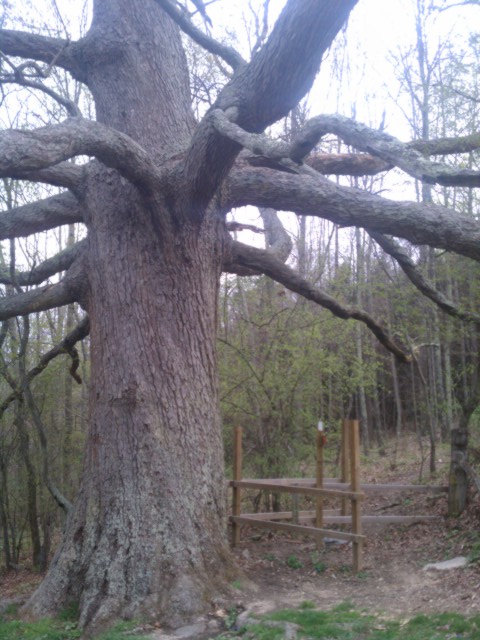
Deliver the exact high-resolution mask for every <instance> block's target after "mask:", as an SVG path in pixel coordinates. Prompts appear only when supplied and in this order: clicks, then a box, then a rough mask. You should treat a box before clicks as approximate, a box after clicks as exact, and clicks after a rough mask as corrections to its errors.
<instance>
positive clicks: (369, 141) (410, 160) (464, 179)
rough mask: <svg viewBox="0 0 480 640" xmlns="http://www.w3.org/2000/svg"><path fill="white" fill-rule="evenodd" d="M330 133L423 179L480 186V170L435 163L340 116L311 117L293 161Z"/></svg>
mask: <svg viewBox="0 0 480 640" xmlns="http://www.w3.org/2000/svg"><path fill="white" fill-rule="evenodd" d="M327 133H333V134H335V135H337V136H339V137H340V138H341V139H342V140H343V141H344V142H346V143H347V144H349V145H351V146H353V147H355V148H356V149H358V150H359V151H365V152H367V153H371V154H373V155H374V156H378V157H379V158H381V159H382V160H384V161H385V162H386V163H389V164H392V165H394V166H397V167H399V168H400V169H402V170H403V171H405V172H406V173H408V174H409V175H410V176H412V177H413V178H417V179H418V180H422V181H423V182H427V183H429V184H440V185H443V186H458V187H478V186H480V172H479V171H473V170H470V169H455V168H453V167H449V166H448V165H446V164H442V163H440V162H431V161H430V160H428V159H427V158H425V157H424V156H423V155H422V154H421V153H420V152H419V151H417V150H416V149H415V148H414V147H413V146H412V145H409V144H406V143H404V142H400V140H397V138H394V137H393V136H391V135H389V134H387V133H385V132H383V131H379V130H376V129H371V128H370V127H367V126H366V125H364V124H360V123H358V122H355V121H354V120H352V119H350V118H345V117H344V116H340V115H324V116H317V117H315V118H312V119H311V120H309V121H308V122H307V124H306V125H305V127H304V130H303V132H302V133H301V134H300V135H299V136H298V138H297V139H296V140H295V142H294V144H293V145H292V149H291V151H290V157H291V158H292V160H294V161H296V162H299V161H300V160H302V159H303V158H304V157H305V156H306V155H307V154H308V153H309V152H310V151H311V149H313V147H314V146H315V145H316V144H317V143H318V141H319V140H320V138H321V137H322V136H324V135H326V134H327Z"/></svg>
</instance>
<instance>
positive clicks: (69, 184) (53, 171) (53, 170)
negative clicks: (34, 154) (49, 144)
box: [10, 162, 87, 193]
mask: <svg viewBox="0 0 480 640" xmlns="http://www.w3.org/2000/svg"><path fill="white" fill-rule="evenodd" d="M86 166H87V165H85V164H81V165H75V164H73V163H72V162H60V164H57V165H55V166H53V167H48V168H47V169H40V170H39V171H15V172H14V171H12V175H11V176H10V177H11V178H14V179H16V180H27V181H29V182H41V183H43V184H51V185H52V186H54V187H63V188H65V189H70V190H71V191H73V192H74V193H77V192H80V191H81V189H82V187H83V186H84V181H85V167H86Z"/></svg>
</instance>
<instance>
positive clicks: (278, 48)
mask: <svg viewBox="0 0 480 640" xmlns="http://www.w3.org/2000/svg"><path fill="white" fill-rule="evenodd" d="M356 2H357V0H288V1H287V3H286V5H285V8H284V10H283V12H282V13H281V15H280V17H279V18H278V21H277V23H276V25H275V27H274V28H273V30H272V32H271V34H270V36H269V38H268V40H267V41H266V42H265V44H264V45H263V46H262V47H261V48H260V49H259V50H258V51H257V52H256V53H255V54H254V56H253V58H252V59H251V60H250V61H249V62H247V61H244V60H243V59H242V57H241V56H240V55H239V53H238V52H236V51H235V50H233V49H232V48H230V47H228V46H225V45H223V44H220V43H218V42H216V41H214V40H213V39H212V38H211V37H210V36H209V35H207V34H206V33H204V32H202V31H201V30H200V29H198V28H197V27H195V26H194V25H193V23H192V21H191V19H190V15H189V13H188V11H186V10H184V9H183V8H182V7H181V6H180V5H179V4H177V3H176V2H174V1H173V0H94V8H93V20H92V24H91V27H90V29H89V31H88V33H87V34H86V36H85V37H83V38H81V39H80V40H78V41H67V40H62V39H58V38H52V37H49V36H43V35H39V34H37V33H27V32H23V31H12V30H2V31H0V49H1V51H2V54H3V55H4V56H6V57H8V59H9V61H10V66H9V67H8V69H7V70H8V72H9V73H10V76H11V77H10V80H11V81H12V82H17V83H19V84H24V85H25V84H26V85H27V86H32V84H34V85H36V86H35V87H33V88H34V89H39V86H40V85H41V82H42V75H44V72H45V70H48V68H51V67H52V66H57V67H60V68H62V69H64V70H66V71H68V72H69V73H70V74H71V75H72V76H73V78H75V79H76V80H78V81H80V82H82V83H84V84H85V85H86V86H87V87H88V89H89V90H90V92H91V94H92V96H93V100H94V103H95V109H96V117H97V120H96V121H91V120H87V119H84V118H82V117H81V115H80V114H79V113H78V110H76V108H75V105H72V104H71V103H69V102H68V101H67V100H63V103H62V102H61V103H62V104H63V106H64V107H65V108H66V109H67V111H68V112H69V115H70V117H68V118H67V119H66V120H65V121H64V122H63V123H61V124H57V125H51V126H47V127H45V128H41V129H36V130H31V131H29V130H6V131H3V132H2V133H1V134H0V173H1V175H2V176H4V177H10V178H16V179H20V180H30V181H37V182H43V183H47V184H51V185H56V186H58V187H61V188H62V191H61V192H60V193H59V194H58V195H55V196H53V197H50V198H47V199H45V200H43V201H41V202H34V203H31V204H28V205H24V206H21V207H18V208H17V209H14V210H11V211H9V212H5V213H4V214H2V216H1V217H0V238H2V239H5V238H14V237H20V236H27V235H29V234H32V233H35V232H38V231H42V230H48V229H52V228H54V227H55V226H57V225H61V224H67V223H72V222H82V223H83V224H84V225H85V227H86V229H87V238H86V240H84V241H82V242H81V243H80V244H79V245H77V246H75V247H73V248H71V249H68V250H67V251H65V252H63V253H62V254H61V255H59V256H57V257H55V258H52V259H50V260H48V261H47V262H46V263H45V264H43V265H39V266H38V267H36V269H35V270H34V271H32V272H31V273H29V274H25V275H24V276H22V275H21V274H20V275H17V276H15V280H16V282H15V285H16V288H17V291H18V293H17V294H16V295H12V296H8V297H5V298H2V299H1V300H0V319H1V320H5V319H8V318H11V317H13V316H15V315H25V314H29V313H32V312H38V311H41V310H46V309H50V308H53V307H55V306H59V305H67V304H70V303H72V302H74V301H76V302H78V303H80V305H81V306H82V307H83V308H84V309H85V310H86V311H87V312H88V318H89V323H87V322H83V323H82V325H81V327H80V328H79V329H77V330H76V333H75V336H74V338H72V339H71V340H70V342H69V343H68V344H69V348H70V346H71V344H73V342H74V341H75V340H77V339H79V338H80V337H82V336H84V335H85V334H86V333H87V331H88V330H89V331H90V336H91V354H92V355H91V389H90V413H89V424H90V427H89V434H88V439H87V444H86V452H85V460H84V473H83V477H82V482H81V487H80V491H79V495H78V497H77V499H76V502H75V506H74V507H73V509H72V510H71V512H70V514H69V516H68V519H67V524H66V529H65V533H64V538H63V542H62V543H61V545H60V548H59V549H58V551H57V553H56V555H55V558H54V560H53V562H52V565H51V567H50V570H49V572H48V574H47V576H46V578H45V580H44V581H43V583H42V584H41V586H40V587H39V589H38V590H37V592H36V593H35V594H34V595H33V597H32V598H31V600H30V602H29V603H28V605H27V610H28V611H29V612H30V613H31V614H33V615H45V614H46V613H52V612H55V611H58V610H59V609H61V608H62V607H64V606H65V604H66V603H68V602H69V601H72V600H75V601H78V602H79V604H80V623H81V625H82V627H85V628H89V629H94V628H96V627H98V626H99V625H101V624H104V623H107V622H108V621H110V620H112V619H113V618H115V617H119V616H136V615H154V616H156V617H158V616H163V617H164V618H166V619H167V620H168V621H169V622H170V623H172V624H176V623H179V622H182V621H184V620H186V619H188V618H191V617H193V616H194V615H196V614H197V613H198V612H200V611H203V610H204V609H205V607H206V606H207V605H208V603H209V602H210V601H211V600H212V599H213V598H214V597H215V596H216V594H218V593H221V592H222V591H223V590H224V589H225V587H226V585H227V583H228V582H229V581H230V580H231V578H232V576H233V575H234V573H235V567H234V565H233V563H232V560H231V557H230V553H229V549H228V545H227V541H226V528H225V524H226V504H225V491H224V486H225V481H224V473H223V450H222V437H221V429H220V418H219V406H218V397H217V378H216V356H215V336H216V313H217V296H218V288H219V279H220V275H221V273H222V271H230V272H234V273H240V274H243V275H248V274H258V273H263V274H266V275H268V276H270V277H271V278H273V279H274V280H277V281H278V282H281V283H283V285H285V286H286V287H288V288H290V289H291V290H293V291H295V292H297V293H299V294H301V295H303V296H305V297H306V298H308V299H310V300H312V301H313V302H315V303H318V304H321V305H323V306H325V307H327V308H329V309H330V310H331V311H332V312H333V313H335V314H337V315H339V316H340V317H343V318H349V317H353V318H356V319H358V320H360V321H362V322H364V323H365V324H366V325H367V326H368V327H369V328H370V329H371V330H372V331H374V333H375V334H376V335H377V337H378V338H379V339H380V341H381V342H382V343H383V344H384V345H385V347H386V348H388V349H390V350H391V351H392V352H393V353H395V354H396V356H397V357H398V358H399V359H406V357H407V356H406V355H405V354H404V352H403V350H402V348H401V347H399V346H398V345H396V344H395V343H394V341H392V340H391V339H390V338H389V337H388V335H387V334H386V332H385V331H384V329H383V328H382V327H381V325H380V324H378V323H377V322H376V321H375V320H374V319H373V318H371V317H370V316H369V315H368V314H366V313H365V312H363V311H362V310H361V309H354V308H347V307H344V306H342V305H340V304H339V303H338V302H337V301H335V300H334V299H332V298H331V297H329V296H328V295H327V294H325V293H324V292H322V291H321V290H319V289H317V288H315V287H313V286H312V285H311V284H310V283H309V282H307V281H305V280H304V279H302V278H301V277H300V276H299V275H298V274H296V273H295V272H294V271H293V270H292V269H291V268H290V267H288V266H287V265H286V264H285V262H284V260H282V256H281V253H282V252H279V251H276V250H275V242H273V241H272V242H271V248H270V249H269V250H260V249H258V248H254V247H249V246H246V245H244V244H241V243H239V242H237V241H234V240H233V239H232V237H231V236H230V234H229V230H228V225H227V223H226V220H225V218H226V215H227V213H228V212H229V211H230V210H231V209H232V208H234V207H240V206H243V205H254V206H257V207H261V208H266V209H269V208H270V209H276V210H287V211H293V212H296V213H297V214H301V215H310V216H320V217H323V218H326V219H328V220H331V221H333V222H335V223H338V224H341V225H347V226H359V227H363V228H365V229H366V230H367V231H369V232H371V233H372V234H374V237H375V238H376V240H377V241H378V242H379V243H380V244H382V246H383V247H384V249H385V250H387V251H389V252H390V253H392V255H394V256H395V257H396V258H397V259H398V260H399V262H400V264H402V266H403V267H404V269H405V270H406V272H407V273H409V275H410V277H411V278H412V280H413V281H415V280H416V281H417V282H416V284H417V285H418V286H420V287H421V288H422V287H423V289H422V290H423V292H424V293H426V294H427V295H430V297H432V298H435V296H436V295H437V293H436V292H435V291H434V290H433V288H432V287H431V286H430V285H429V283H428V282H425V281H424V280H422V279H421V277H420V276H419V274H418V273H417V272H416V269H415V265H414V263H413V262H412V261H411V260H410V259H409V258H408V256H406V254H405V253H402V251H401V249H400V248H399V246H398V245H397V244H396V243H395V242H394V240H393V239H392V238H390V237H389V238H387V237H386V235H385V234H387V235H388V236H396V237H399V238H402V239H407V240H409V241H411V242H412V243H415V244H427V245H430V246H432V247H438V248H442V249H445V250H448V251H454V252H456V253H458V254H461V255H464V256H467V257H468V258H470V259H473V260H479V259H480V224H479V223H478V222H477V221H476V220H473V219H471V218H468V217H466V216H462V215H459V214H458V213H455V211H453V210H449V209H446V208H443V207H440V206H434V205H431V204H430V205H422V204H417V203H414V202H405V201H402V202H395V201H392V200H387V199H384V198H382V197H379V196H374V195H372V194H369V193H367V192H363V191H361V190H356V189H351V188H347V187H341V186H338V185H337V184H336V183H334V182H333V181H330V180H328V179H327V178H326V177H325V176H324V175H322V172H323V173H325V174H328V173H331V174H332V173H337V174H339V173H340V174H341V173H350V174H354V175H362V174H367V173H370V174H371V173H374V172H377V171H385V170H388V169H389V168H391V167H392V166H397V167H399V168H400V169H402V170H403V171H405V172H406V173H408V174H409V175H410V176H413V177H414V178H416V179H419V180H425V181H427V182H429V183H432V184H434V183H437V184H442V185H462V186H470V187H472V186H479V185H480V175H479V174H478V172H475V171H472V170H461V171H456V170H454V169H452V168H451V167H450V166H447V165H446V164H443V163H433V162H430V160H429V159H428V156H429V155H432V154H447V153H452V152H462V151H465V150H467V151H468V150H470V149H475V148H478V146H479V145H480V141H479V139H478V136H470V137H469V138H465V139H462V140H458V139H457V140H455V141H451V140H439V141H433V142H428V144H427V143H425V145H423V146H422V144H421V143H418V142H417V143H416V144H403V143H400V142H399V141H398V140H396V139H394V138H392V137H391V136H388V135H386V134H385V133H382V132H378V131H373V130H370V129H368V128H367V127H365V126H362V125H359V124H357V123H355V122H353V121H350V120H348V119H346V118H343V117H340V116H319V117H317V118H313V119H312V120H310V121H309V122H308V123H307V125H306V126H305V128H304V130H303V131H301V132H299V133H298V134H297V137H296V138H295V140H294V141H293V142H292V143H291V144H288V145H287V144H285V143H281V142H278V143H276V142H272V140H271V139H270V138H267V137H266V136H264V131H265V129H266V128H267V127H268V126H269V125H271V124H273V123H275V122H276V121H278V120H279V119H280V118H282V117H284V116H286V115H287V114H288V112H289V111H290V110H291V109H292V108H293V107H295V105H296V104H297V103H298V101H299V100H300V99H301V98H302V97H303V96H304V95H305V94H306V92H307V91H308V90H309V89H310V87H311V85H312V83H313V80H314V78H315V75H316V73H317V71H318V69H319V66H320V63H321V60H322V56H323V55H324V54H325V52H326V51H327V50H328V48H329V47H330V45H331V43H332V41H333V39H334V38H335V36H336V34H337V32H338V31H339V30H340V29H341V28H342V26H343V25H344V24H345V22H346V20H347V18H348V16H349V13H350V11H351V10H352V9H353V8H354V6H355V4H356ZM195 4H197V5H198V4H199V3H195ZM182 30H183V31H184V32H185V33H186V34H188V36H189V37H190V38H193V40H195V41H196V42H197V43H198V44H200V45H201V46H203V47H205V48H206V49H207V50H208V51H210V52H211V53H213V54H215V55H216V56H218V57H219V58H220V59H222V61H223V64H227V65H229V66H230V68H231V71H232V74H231V79H230V80H229V81H228V82H227V83H226V84H225V86H224V88H223V89H222V90H221V91H220V93H219V95H218V97H217V99H216V102H215V104H214V105H213V107H212V108H211V109H210V110H209V111H208V112H207V113H206V115H205V116H204V117H203V118H202V119H201V121H200V122H196V121H195V119H194V117H193V113H192V109H191V97H190V89H189V73H188V68H187V62H186V56H185V53H184V50H183V47H182V39H181V31H182ZM22 59H23V60H24V61H31V62H29V64H27V65H25V64H23V63H22V62H21V61H22ZM19 60H20V62H19ZM12 70H13V71H12ZM26 70H28V74H27V73H26ZM32 76H33V79H32ZM28 83H30V85H28ZM40 88H41V87H40ZM50 95H52V94H50ZM54 97H55V95H54ZM57 97H59V96H57ZM60 101H61V100H60ZM327 133H334V134H336V135H338V136H339V137H341V138H342V139H343V140H344V141H345V142H346V143H347V144H349V145H351V146H353V147H355V148H356V149H357V150H358V151H360V152H362V153H361V155H358V156H355V157H350V156H348V155H347V156H337V157H322V156H319V155H317V156H315V157H313V158H310V157H309V154H310V152H311V151H312V149H313V148H314V147H315V146H316V145H317V143H318V142H319V140H320V139H321V137H322V136H324V135H325V134H327ZM79 155H86V156H90V161H89V162H88V163H87V164H83V165H74V164H72V163H70V162H66V161H68V160H69V159H71V158H74V157H75V156H79ZM283 258H285V255H283ZM61 271H66V274H65V276H64V277H63V278H62V279H61V280H60V281H58V282H57V283H56V284H48V285H43V286H42V283H44V282H45V280H46V279H47V278H49V277H50V276H52V275H54V274H55V273H60V272H61ZM7 280H8V277H6V279H4V281H7ZM22 284H29V285H32V284H38V285H39V286H38V288H36V289H29V290H28V291H25V292H22V291H21V290H20V287H21V285H22ZM437 302H439V303H441V304H443V305H444V307H448V308H447V311H450V312H452V313H456V312H457V310H456V309H455V307H454V305H451V304H450V303H449V301H448V300H444V299H440V300H437ZM449 305H450V306H449ZM467 319H468V318H467ZM474 321H475V319H474Z"/></svg>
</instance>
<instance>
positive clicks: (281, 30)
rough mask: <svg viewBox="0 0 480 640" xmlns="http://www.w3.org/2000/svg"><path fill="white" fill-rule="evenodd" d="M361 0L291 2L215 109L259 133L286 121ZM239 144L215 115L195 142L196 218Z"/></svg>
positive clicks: (190, 168) (189, 171) (191, 195)
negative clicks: (219, 125) (222, 128)
mask: <svg viewBox="0 0 480 640" xmlns="http://www.w3.org/2000/svg"><path fill="white" fill-rule="evenodd" d="M356 2H357V0H336V1H335V2H332V1H331V0H289V1H288V2H287V4H286V5H285V8H284V9H283V11H282V13H281V15H280V17H279V19H278V20H277V23H276V25H275V27H274V29H273V31H272V33H271V35H270V37H269V39H268V41H267V42H266V43H265V45H264V46H263V47H262V49H261V50H260V51H259V52H258V53H256V54H255V55H254V57H253V58H252V61H251V62H250V64H248V65H246V66H243V67H240V68H239V69H238V70H237V72H236V73H235V75H234V77H233V79H232V80H231V82H229V84H227V85H226V87H225V88H224V89H223V91H222V92H221V93H220V95H219V97H218V99H217V102H216V103H215V105H214V110H215V109H220V110H222V111H224V112H225V115H226V118H227V119H228V120H229V121H230V122H234V123H235V124H237V125H238V126H239V127H241V128H242V129H243V130H245V131H247V132H250V133H259V132H261V131H263V130H264V129H265V127H267V126H268V125H270V124H272V123H273V122H276V121H277V120H278V119H280V118H282V117H283V116H286V115H287V114H288V112H289V111H290V110H291V109H292V108H293V107H294V106H295V105H296V104H297V103H298V101H299V100H300V99H301V98H302V97H303V96H304V95H305V94H306V93H307V91H308V90H309V89H310V87H311V85H312V83H313V80H314V79H315V76H316V74H317V72H318V69H319V67H320V62H321V60H322V56H323V55H324V53H325V51H326V50H327V49H328V48H329V47H330V45H331V43H332V41H333V39H334V38H335V36H336V34H337V33H338V31H339V30H340V29H341V28H342V26H343V25H344V23H345V21H346V20H347V18H348V15H349V13H350V11H351V10H352V8H353V7H354V6H355V4H356ZM240 148H241V147H240V145H239V144H238V143H237V142H234V141H232V140H231V139H229V138H225V137H224V136H222V135H221V134H219V132H218V131H217V129H216V128H215V125H214V123H213V121H212V115H211V112H210V113H209V114H207V115H206V117H205V118H204V119H203V121H202V122H201V124H200V126H199V127H198V128H197V131H196V133H195V135H194V137H193V140H192V144H191V147H190V151H189V154H188V156H187V160H186V177H187V184H188V185H189V192H188V194H186V197H188V199H189V200H190V201H191V202H192V203H195V205H196V207H197V215H200V216H201V215H203V211H204V210H205V208H206V206H207V205H208V203H209V201H210V199H211V197H212V196H213V194H214V193H215V191H216V190H217V188H218V186H219V184H220V183H221V182H222V180H223V179H224V178H225V176H226V175H227V174H228V172H229V170H230V168H231V166H232V164H233V162H234V160H235V157H236V155H237V154H238V152H239V151H240Z"/></svg>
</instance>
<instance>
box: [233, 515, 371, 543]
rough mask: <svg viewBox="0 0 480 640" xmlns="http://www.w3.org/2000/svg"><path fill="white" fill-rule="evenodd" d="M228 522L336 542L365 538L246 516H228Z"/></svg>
mask: <svg viewBox="0 0 480 640" xmlns="http://www.w3.org/2000/svg"><path fill="white" fill-rule="evenodd" d="M230 520H231V521H232V522H234V523H235V524H249V525H250V526H252V527H256V528H258V529H273V530H275V531H278V530H280V531H290V532H292V533H302V534H304V535H309V536H320V537H322V538H328V537H330V538H337V539H338V540H348V541H349V542H350V541H352V542H353V541H357V542H358V541H359V540H364V539H365V536H362V535H358V534H355V533H347V532H346V531H333V530H330V529H317V528H316V527H304V526H302V525H300V524H288V523H287V522H272V521H271V520H260V519H259V518H249V517H247V516H230Z"/></svg>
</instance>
